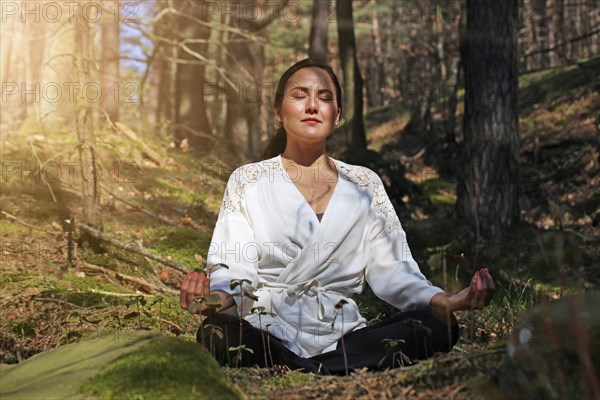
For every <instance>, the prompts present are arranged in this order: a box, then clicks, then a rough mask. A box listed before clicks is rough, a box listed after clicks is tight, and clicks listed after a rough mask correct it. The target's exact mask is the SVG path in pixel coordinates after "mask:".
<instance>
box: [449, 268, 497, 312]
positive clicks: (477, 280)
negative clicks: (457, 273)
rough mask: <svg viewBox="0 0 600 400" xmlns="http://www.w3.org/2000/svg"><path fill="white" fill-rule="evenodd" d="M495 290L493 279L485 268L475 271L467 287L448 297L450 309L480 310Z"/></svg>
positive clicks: (488, 302) (488, 301)
mask: <svg viewBox="0 0 600 400" xmlns="http://www.w3.org/2000/svg"><path fill="white" fill-rule="evenodd" d="M495 291H496V285H494V279H493V278H492V275H491V274H490V271H488V269H487V268H482V269H480V270H479V271H476V272H475V274H474V275H473V278H472V279H471V284H470V285H469V287H468V288H465V289H463V290H462V291H460V292H458V293H457V294H455V295H453V296H450V298H449V299H448V300H449V302H450V304H451V306H450V309H451V310H452V311H459V310H473V309H478V310H481V309H482V308H483V307H485V306H487V305H488V304H490V301H491V299H492V295H493V294H494V292H495Z"/></svg>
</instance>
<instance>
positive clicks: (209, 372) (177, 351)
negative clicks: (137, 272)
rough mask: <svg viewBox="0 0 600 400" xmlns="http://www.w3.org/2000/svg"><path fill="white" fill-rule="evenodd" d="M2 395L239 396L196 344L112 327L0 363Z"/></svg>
mask: <svg viewBox="0 0 600 400" xmlns="http://www.w3.org/2000/svg"><path fill="white" fill-rule="evenodd" d="M0 374H1V378H2V379H1V380H0V397H1V398H2V399H24V398H27V399H48V398H64V399H67V398H100V399H113V398H119V399H130V398H131V399H133V398H135V399H172V398H178V399H187V398H193V399H212V398H223V399H240V398H244V395H243V394H242V393H241V392H240V391H239V389H238V388H237V387H236V386H235V385H233V384H232V383H231V382H229V381H228V379H227V378H226V376H225V375H224V374H223V372H222V370H221V368H220V367H219V365H218V364H217V363H216V361H215V360H214V359H213V358H212V357H211V356H210V354H208V353H207V352H206V351H205V350H203V349H202V348H200V347H199V346H198V345H197V344H196V343H193V342H188V341H183V340H180V339H176V338H173V337H165V336H162V335H160V334H159V333H155V332H151V331H135V332H115V333H108V334H104V335H102V336H100V337H95V338H88V339H86V340H84V341H81V342H78V343H72V344H68V345H65V346H60V347H58V348H56V349H54V350H51V351H48V352H45V353H41V354H38V355H36V356H34V357H31V358H30V359H28V360H26V361H25V362H23V363H21V364H18V365H1V366H0Z"/></svg>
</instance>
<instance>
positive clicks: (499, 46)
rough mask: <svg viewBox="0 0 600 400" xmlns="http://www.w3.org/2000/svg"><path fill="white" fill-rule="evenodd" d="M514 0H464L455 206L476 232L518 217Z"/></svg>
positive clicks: (488, 233)
mask: <svg viewBox="0 0 600 400" xmlns="http://www.w3.org/2000/svg"><path fill="white" fill-rule="evenodd" d="M517 22H518V15H517V0H506V1H502V2H497V1H495V0H473V1H468V3H467V35H468V36H467V38H466V39H467V57H466V60H465V63H464V66H465V86H466V93H465V115H464V143H463V149H462V158H463V161H462V163H461V165H462V166H463V167H462V171H461V172H462V173H461V176H460V177H459V184H458V191H457V193H458V199H457V204H456V209H457V213H458V215H459V217H461V218H463V219H464V220H465V222H466V224H467V226H468V228H469V231H470V232H472V233H474V234H475V235H476V236H477V237H479V236H480V235H481V236H484V237H488V238H493V237H496V236H497V235H498V234H499V233H501V232H502V230H503V229H505V228H506V227H508V226H509V225H510V224H511V223H512V222H513V221H514V220H515V219H516V218H518V216H519V212H518V158H517V157H518V150H519V136H518V114H517V88H518V74H517V57H516V46H517V40H516V38H517Z"/></svg>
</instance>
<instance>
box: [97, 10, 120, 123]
mask: <svg viewBox="0 0 600 400" xmlns="http://www.w3.org/2000/svg"><path fill="white" fill-rule="evenodd" d="M103 6H104V12H103V14H102V19H101V21H100V32H101V47H102V56H101V59H100V82H101V83H100V85H101V88H102V108H103V109H104V111H106V113H107V114H108V116H109V117H110V119H111V120H112V121H118V120H119V103H120V99H119V98H118V97H115V96H116V95H118V94H119V93H121V89H122V88H120V87H119V85H120V80H119V77H120V74H119V61H120V54H121V53H120V49H119V45H120V43H121V40H120V35H121V32H120V27H119V23H120V22H118V21H115V18H114V15H112V14H110V13H109V11H110V10H111V8H112V9H114V7H119V4H118V3H116V2H114V1H110V2H109V1H103ZM109 7H111V8H109ZM117 9H118V8H117Z"/></svg>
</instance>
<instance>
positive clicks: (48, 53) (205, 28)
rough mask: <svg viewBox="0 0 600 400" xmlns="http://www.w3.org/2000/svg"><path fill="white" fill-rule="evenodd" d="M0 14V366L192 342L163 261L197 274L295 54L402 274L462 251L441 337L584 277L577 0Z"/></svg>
mask: <svg viewBox="0 0 600 400" xmlns="http://www.w3.org/2000/svg"><path fill="white" fill-rule="evenodd" d="M1 6H2V9H1V11H2V20H1V30H0V33H1V39H0V40H1V46H0V47H1V48H0V50H1V58H0V61H1V66H0V67H1V70H0V72H1V82H2V102H1V107H2V112H1V114H0V129H1V132H2V149H1V154H2V182H1V183H2V194H1V197H0V199H1V202H0V206H1V208H2V215H1V217H2V219H0V227H2V252H3V253H2V257H3V258H2V261H3V262H2V264H3V266H2V286H3V288H2V303H3V304H2V313H3V316H4V318H3V321H4V322H3V326H2V334H1V335H2V336H1V338H0V350H1V351H0V361H1V362H3V363H15V362H21V361H22V360H23V359H25V358H28V357H30V356H31V355H33V354H35V353H37V352H40V351H43V350H48V349H50V348H53V347H55V346H57V345H58V344H60V343H67V342H70V341H73V340H77V339H80V338H85V337H87V336H89V335H91V334H93V333H94V332H97V331H98V330H101V329H109V328H113V329H115V328H117V329H126V328H127V327H140V326H144V327H151V328H155V329H158V330H161V331H163V332H170V334H176V335H183V336H186V335H192V334H193V329H194V326H195V323H197V321H195V320H194V319H193V317H192V316H190V315H183V316H182V315H181V312H180V311H179V310H178V309H177V302H176V294H177V289H178V287H179V282H180V281H181V278H182V276H183V275H182V274H183V273H185V272H186V271H188V270H190V269H194V268H198V267H203V266H204V263H205V256H206V252H207V251H208V243H209V241H210V236H211V231H212V228H213V226H214V223H215V221H216V217H217V214H218V210H219V206H220V201H221V196H222V193H223V190H224V185H225V182H226V180H227V178H228V176H229V174H230V173H231V172H232V171H233V169H235V168H236V167H237V166H239V165H241V164H244V163H246V162H249V161H255V160H258V159H260V155H261V152H262V150H263V149H264V147H265V145H266V142H267V141H268V139H269V138H270V137H271V135H272V134H273V133H274V131H275V125H274V119H273V110H272V103H273V96H274V92H275V88H276V85H277V82H278V79H279V77H280V75H281V74H282V73H283V71H284V70H285V69H287V68H288V67H289V66H290V65H291V64H293V63H294V62H295V61H298V60H300V59H303V58H305V57H307V56H309V55H310V56H311V57H315V58H320V59H324V60H327V62H329V63H330V64H331V65H332V67H333V68H334V70H335V71H336V73H337V74H338V76H339V77H340V79H341V81H342V84H343V89H344V96H345V97H344V116H343V117H344V119H343V124H342V126H341V127H340V128H339V129H338V130H337V131H336V132H335V133H334V134H333V135H332V140H331V141H330V142H329V143H328V150H329V152H330V154H331V155H332V156H334V157H335V158H339V159H341V160H343V161H346V162H350V163H354V164H361V165H366V166H368V167H370V168H372V169H373V170H375V171H376V172H377V173H379V174H380V176H382V178H383V180H384V183H385V184H386V187H387V191H388V194H389V195H390V198H391V199H392V201H393V203H394V206H395V207H396V211H397V212H398V214H399V216H400V219H401V221H402V223H403V225H404V227H405V230H406V231H407V234H408V238H409V239H408V240H409V243H410V244H411V250H412V252H413V255H414V256H415V258H416V259H417V261H419V263H420V265H421V266H422V269H423V270H424V272H426V274H427V275H428V276H431V277H432V280H433V281H434V282H435V283H436V284H438V285H440V286H442V287H444V288H446V289H448V290H458V289H459V288H460V286H461V285H462V283H461V282H462V281H464V280H465V279H468V276H469V275H470V273H471V271H472V270H473V269H474V268H476V267H477V266H479V265H481V264H485V265H489V266H492V267H491V268H490V269H491V270H492V273H493V274H494V276H495V277H498V283H499V292H498V299H497V300H496V304H495V306H494V307H491V308H490V309H489V310H488V311H486V312H485V313H481V314H478V315H477V316H475V315H472V314H468V315H465V319H464V321H465V325H464V327H465V329H466V332H468V334H467V335H465V336H464V343H462V345H463V346H464V347H462V348H461V347H460V346H459V351H461V349H462V350H464V351H465V352H469V351H472V350H473V348H474V347H473V346H475V347H476V348H477V349H479V348H480V347H481V346H484V345H485V344H488V343H490V342H491V343H495V342H501V343H502V341H503V340H506V338H507V336H508V334H509V333H510V330H511V328H512V327H513V324H514V322H515V318H516V316H517V315H518V313H519V312H521V311H522V310H524V309H525V308H528V307H529V306H531V305H533V304H536V303H537V302H539V301H541V300H543V299H553V298H559V297H562V296H563V295H564V294H568V293H579V292H581V291H585V290H589V289H594V288H598V284H599V283H600V268H598V261H597V260H598V257H599V256H600V245H599V244H598V243H600V235H599V234H598V223H599V222H600V211H599V210H600V194H599V191H598V187H600V173H599V171H600V166H599V163H600V98H599V95H598V93H599V92H600V79H599V78H598V76H600V60H599V58H598V52H599V45H600V9H599V6H598V2H597V1H592V0H589V1H581V0H564V1H556V0H511V1H503V2H498V1H492V0H478V1H460V0H458V1H450V0H439V1H400V0H398V1H395V0H354V1H351V0H337V1H335V0H331V1H330V0H314V1H313V0H310V1H309V0H306V1H304V0H301V1H292V0H290V1H286V0H238V1H233V0H222V1H217V0H197V1H187V0H148V1H128V2H125V1H120V2H117V1H75V2H60V1H59V2H53V1H31V2H13V1H2V3H1ZM492 268H493V269H492ZM136 296H137V297H136ZM147 296H151V297H152V299H153V300H152V301H150V300H147ZM142 303H143V304H142ZM360 305H361V308H362V310H363V311H364V312H365V315H367V316H368V317H369V318H372V319H376V318H383V317H385V316H388V315H389V314H390V313H392V310H391V309H389V308H388V307H386V306H385V305H382V304H380V303H378V302H377V301H375V300H374V299H372V298H371V297H369V293H367V294H365V297H364V298H361V303H360ZM49 312H50V313H49ZM491 352H492V353H493V356H491V358H490V361H489V364H488V367H489V368H492V367H491V366H497V365H499V359H498V355H499V353H498V352H497V351H496V350H492V351H491ZM486 354H488V353H486ZM457 371H463V370H462V369H461V368H457ZM469 371H470V370H469V369H468V368H467V369H465V370H464V371H463V372H464V376H465V378H464V379H467V378H466V377H468V375H469V374H470V373H471V372H472V371H471V372H469ZM458 373H462V372H457V374H458ZM232 374H233V375H232V379H236V376H234V375H235V374H237V372H235V373H233V372H232ZM446 378H447V379H450V378H451V377H450V378H449V377H445V378H444V379H446ZM243 379H246V378H243ZM243 379H242V380H243ZM248 379H249V381H250V382H253V383H252V384H253V385H254V384H256V382H255V381H253V380H252V379H253V378H252V377H250V378H248ZM361 379H362V378H361ZM386 379H387V378H386ZM419 379H421V378H419ZM444 379H442V380H441V381H442V382H443V383H444V384H440V386H439V387H440V388H442V387H443V388H445V389H443V390H451V389H452V388H451V389H447V388H448V387H449V386H448V384H447V381H444ZM363 384H364V382H363ZM368 384H369V385H371V384H372V385H373V386H374V387H375V386H378V385H379V383H377V382H375V383H373V382H371V383H368ZM340 385H341V386H343V385H344V383H340ZM415 385H416V386H415V387H418V384H415ZM434 386H435V385H434ZM450 386H451V385H450ZM457 388H458V389H457ZM454 389H457V390H458V391H459V392H460V391H462V390H463V389H465V387H464V386H463V387H461V386H456V387H454ZM454 389H452V390H454ZM436 390H437V389H436ZM439 390H442V389H439ZM465 390H466V389H465ZM417 392H418V391H417ZM417 392H414V393H412V394H411V393H409V392H406V393H405V395H406V396H408V397H410V396H411V395H414V396H417V397H418V396H420V395H423V396H426V395H427V392H423V391H421V392H420V394H418V393H417ZM336 393H337V392H336ZM423 393H425V394H423ZM457 393H458V392H457ZM288 394H289V393H288ZM338 394H339V393H338ZM429 395H435V394H431V393H429ZM437 395H441V394H440V393H437Z"/></svg>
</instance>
